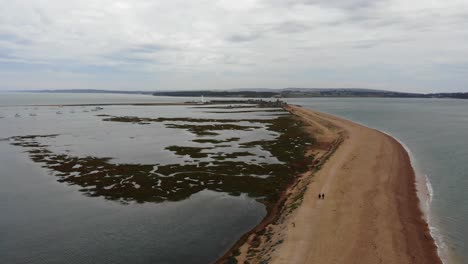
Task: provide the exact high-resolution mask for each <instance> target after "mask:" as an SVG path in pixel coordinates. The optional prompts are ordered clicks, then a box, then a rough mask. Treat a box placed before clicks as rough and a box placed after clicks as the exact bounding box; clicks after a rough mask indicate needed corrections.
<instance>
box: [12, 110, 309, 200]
mask: <svg viewBox="0 0 468 264" xmlns="http://www.w3.org/2000/svg"><path fill="white" fill-rule="evenodd" d="M264 125H266V126H267V128H268V129H269V130H270V131H272V132H275V134H278V135H279V136H278V137H277V138H276V139H275V140H261V141H253V142H247V143H242V144H241V147H242V148H250V147H256V148H257V147H259V148H261V149H262V150H265V151H269V152H270V153H271V154H272V155H273V156H275V157H277V158H278V160H279V161H280V163H273V164H268V163H252V162H242V161H236V160H230V159H235V158H238V157H243V156H253V155H254V154H252V153H250V152H248V151H247V150H246V151H238V152H234V153H222V152H221V153H208V151H205V150H207V149H210V148H197V147H184V146H170V147H167V148H166V149H168V150H170V151H173V152H174V153H175V154H177V155H184V156H185V155H188V156H190V157H191V158H192V159H193V162H190V163H187V164H167V165H160V164H152V165H142V164H125V163H123V164H115V163H111V162H110V161H111V158H109V157H76V156H72V155H65V154H57V153H53V152H52V151H50V150H49V149H48V147H47V145H44V144H41V143H40V142H39V140H40V139H41V138H53V137H56V136H58V135H32V136H19V137H11V138H8V141H9V142H10V144H12V145H16V146H20V147H23V148H25V149H26V152H27V153H28V154H29V156H30V158H31V159H32V160H33V161H35V162H38V163H40V164H41V165H42V166H43V167H44V168H48V169H50V170H51V171H52V172H53V173H54V175H56V176H57V177H58V179H59V181H60V182H64V183H67V184H70V185H77V186H80V187H81V189H80V191H81V192H83V193H84V194H86V195H89V196H100V197H104V198H106V199H111V200H118V201H121V202H131V201H134V202H139V203H142V202H162V201H179V200H183V199H186V198H188V197H190V196H191V195H193V194H195V193H197V192H199V191H202V190H212V191H218V192H226V193H229V194H231V195H240V194H242V193H246V194H247V195H248V196H250V197H254V198H257V199H258V200H261V201H262V202H264V203H265V204H266V205H267V209H269V208H270V206H271V205H272V204H274V203H275V202H276V201H277V199H278V198H279V196H280V193H281V192H282V191H283V190H285V188H286V187H287V185H288V184H290V183H291V182H292V181H293V180H294V178H295V177H296V176H297V175H298V174H299V173H301V172H304V171H306V170H307V169H308V167H309V166H311V164H312V159H311V158H305V153H306V150H307V146H308V145H311V144H313V143H314V140H313V139H312V138H311V137H310V136H309V135H308V134H306V133H305V132H304V130H303V124H302V123H301V121H300V120H298V119H296V117H294V116H291V115H289V116H284V117H278V118H276V119H272V120H267V121H265V123H264ZM174 126H175V127H177V128H180V129H189V130H192V131H196V132H195V133H197V134H204V133H208V132H211V131H213V130H215V131H216V130H226V129H240V130H248V129H253V128H254V127H249V126H239V125H233V124H214V125H207V126H206V127H205V125H202V126H201V128H197V129H196V128H194V127H195V126H192V125H188V126H183V125H175V124H174ZM228 140H231V141H234V140H236V141H237V140H239V138H231V139H226V140H224V141H223V142H228ZM204 142H205V143H206V142H207V141H204ZM202 143H203V142H202ZM211 143H213V141H212V142H211ZM216 143H218V142H216ZM218 147H219V146H218ZM213 149H214V148H213ZM208 155H210V157H211V158H213V161H211V162H195V161H196V159H198V158H206V157H207V156H208Z"/></svg>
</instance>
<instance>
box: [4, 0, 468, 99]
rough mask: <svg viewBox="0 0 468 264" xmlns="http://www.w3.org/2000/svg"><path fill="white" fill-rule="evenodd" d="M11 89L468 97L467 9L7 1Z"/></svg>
mask: <svg viewBox="0 0 468 264" xmlns="http://www.w3.org/2000/svg"><path fill="white" fill-rule="evenodd" d="M0 5H1V6H2V8H1V9H0V79H1V80H2V82H1V83H2V84H1V85H0V89H1V90H15V89H67V88H70V89H71V88H73V89H76V88H86V89H116V90H118V89H121V90H132V89H135V90H136V89H138V90H171V89H184V90H188V89H229V88H251V87H269V88H283V87H321V88H324V87H325V88H326V87H330V88H334V87H360V88H361V87H362V88H377V89H379V88H381V89H391V90H397V91H411V92H439V91H468V30H467V28H468V2H467V1H466V0H461V1H460V0H451V1H437V0H434V1H427V0H414V1H406V0H271V1H267V0H237V1H230V0H229V1H228V0H219V1H214V0H210V1H208V0H200V1H181V0H172V1H154V0H153V1H147V0H131V1H130V0H127V1H110V0H101V1H90V0H80V1H62V0H48V1H43V0H28V1H25V0H17V1H6V0H0Z"/></svg>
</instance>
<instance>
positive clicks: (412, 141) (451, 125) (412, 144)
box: [288, 98, 468, 263]
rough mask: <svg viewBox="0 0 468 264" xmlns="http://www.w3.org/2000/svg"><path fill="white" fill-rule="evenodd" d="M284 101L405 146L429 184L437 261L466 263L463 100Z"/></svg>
mask: <svg viewBox="0 0 468 264" xmlns="http://www.w3.org/2000/svg"><path fill="white" fill-rule="evenodd" d="M288 102H290V103H294V104H299V105H302V106H303V107H306V108H313V109H316V110H319V111H322V112H326V113H330V114H334V115H337V116H341V117H344V118H347V119H349V120H352V121H355V122H359V123H362V124H364V125H366V126H369V127H371V128H376V129H379V130H381V131H384V132H387V133H389V134H391V135H392V136H394V137H396V138H397V139H398V140H400V141H401V142H402V143H403V144H405V145H406V146H407V147H408V148H409V150H410V152H411V156H412V162H413V165H414V167H415V170H416V173H418V174H419V176H422V177H427V179H428V181H429V182H428V184H430V185H429V191H430V192H431V193H432V195H431V198H429V199H430V201H429V202H430V203H429V216H428V217H429V222H430V225H431V227H432V228H433V230H432V232H433V235H434V236H435V237H436V240H437V241H438V246H439V247H441V251H442V252H441V253H442V255H445V256H443V257H445V259H446V262H447V263H450V260H452V261H455V262H459V263H466V261H468V228H467V226H468V192H467V190H468V100H454V99H379V98H346V99H344V98H343V99H342V98H336V99H334V98H327V99H321V98H320V99H319V98H315V99H288ZM431 189H432V190H431ZM447 254H448V255H454V256H452V257H450V256H447ZM457 259H458V260H457Z"/></svg>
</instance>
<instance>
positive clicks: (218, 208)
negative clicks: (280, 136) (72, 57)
mask: <svg viewBox="0 0 468 264" xmlns="http://www.w3.org/2000/svg"><path fill="white" fill-rule="evenodd" d="M192 99H193V98H192ZM180 101H181V98H158V97H153V96H143V95H130V96H129V95H112V94H110V95H109V94H104V95H103V94H98V95H89V94H58V95H57V94H10V93H9V94H6V93H5V94H1V93H0V139H1V138H10V137H15V136H28V135H49V134H58V135H57V136H53V137H44V138H38V139H37V140H38V141H40V143H41V144H42V145H43V146H44V148H47V150H48V151H50V153H53V155H65V156H74V157H90V156H91V157H110V158H112V159H111V160H110V161H109V162H110V164H122V163H123V164H138V165H145V164H157V165H161V166H162V165H166V164H191V163H197V162H201V161H206V162H214V161H213V160H212V157H213V155H216V154H210V155H207V157H204V158H200V159H199V160H196V161H195V160H193V159H190V157H189V156H187V155H185V156H184V155H176V154H175V153H174V152H172V151H170V150H167V149H165V148H166V147H168V146H171V145H177V146H188V147H194V146H207V145H208V148H207V150H211V151H213V152H215V151H216V153H223V154H229V153H232V152H235V151H236V149H238V147H236V146H237V144H242V143H243V142H250V141H256V140H260V139H274V138H275V136H276V135H275V133H273V132H271V131H268V130H267V129H266V128H265V127H264V126H263V125H262V124H256V123H252V124H250V125H257V126H258V128H255V129H249V130H246V131H237V130H236V131H221V132H222V133H220V134H219V135H217V136H211V137H210V139H216V140H225V139H226V138H230V137H237V138H239V139H238V140H237V141H235V142H224V143H222V145H221V144H218V145H220V146H218V145H216V146H214V144H210V143H195V142H194V141H193V140H194V139H195V138H196V135H194V134H193V133H190V132H189V131H187V130H184V129H171V128H168V127H166V126H165V124H163V123H161V122H159V123H151V124H145V125H140V124H133V123H120V122H105V121H103V119H104V118H106V117H108V116H138V117H141V118H145V117H151V118H157V117H166V118H178V117H180V118H221V119H223V118H225V119H233V123H234V124H237V121H234V119H237V118H254V119H258V120H261V119H270V118H274V116H272V115H269V114H268V113H255V112H253V113H242V114H240V113H232V114H223V113H209V112H210V111H207V109H197V108H193V107H188V106H129V105H113V106H104V107H103V109H99V110H96V109H95V107H94V106H93V107H91V106H63V107H60V106H54V105H56V104H89V103H152V102H158V103H161V102H162V103H164V102H180ZM31 105H35V106H31ZM36 105H42V106H36ZM244 109H246V108H244ZM247 110H248V109H247ZM211 112H215V111H211ZM172 123H175V124H177V123H182V122H177V121H174V122H172ZM11 143H13V142H12V141H0V262H1V263H32V264H41V263H211V262H213V261H215V260H216V259H217V258H218V257H220V256H221V255H222V254H223V253H224V252H225V251H226V250H227V249H228V248H229V247H230V246H231V245H232V244H233V243H234V242H235V241H236V240H237V239H238V238H239V237H240V236H241V235H242V234H243V233H245V232H247V231H248V230H250V229H251V228H253V227H254V226H255V225H257V224H258V223H259V222H260V221H261V219H262V218H263V217H264V216H265V214H266V210H265V207H264V205H263V204H261V203H259V202H258V201H257V200H256V199H254V198H252V197H249V196H248V195H246V194H245V193H242V192H241V193H239V194H238V195H229V194H228V193H226V192H223V191H217V190H213V189H211V190H208V189H204V190H202V191H194V192H193V194H192V195H190V196H189V197H188V198H187V199H178V198H177V197H176V198H174V197H173V196H172V197H171V198H173V199H172V200H167V201H163V202H139V203H136V202H132V201H130V202H128V200H127V202H126V203H120V202H118V201H114V200H108V199H105V198H104V197H102V196H99V195H98V196H97V197H90V196H87V195H84V194H83V193H82V192H81V187H85V186H79V185H80V184H75V185H68V184H66V183H64V182H59V181H58V178H57V177H55V175H54V174H55V172H54V170H53V168H52V167H51V166H49V167H44V166H43V164H39V163H36V162H34V161H32V160H31V158H30V155H29V154H28V153H27V150H28V149H30V148H27V147H22V146H18V145H13V144H11ZM245 151H248V152H249V156H242V157H237V159H238V160H241V161H242V162H247V163H248V162H255V163H258V162H263V163H265V164H269V163H275V162H278V160H277V159H276V158H275V157H273V156H271V155H270V153H268V152H265V151H263V150H262V149H259V148H255V147H252V148H246V149H245ZM51 157H54V156H51ZM46 158H49V157H46ZM210 159H211V160H210ZM231 159H232V160H236V157H233V158H231ZM225 160H229V159H225ZM108 166H111V165H108ZM156 167H157V166H155V170H157V169H156ZM74 168H75V167H74ZM92 173H93V172H91V174H92ZM225 173H226V174H229V173H237V172H229V171H226V172H225ZM130 176H131V175H130ZM71 177H73V176H71ZM184 179H186V180H187V181H189V180H190V183H189V184H187V186H188V185H190V186H192V185H196V184H197V182H196V180H195V179H189V178H188V177H187V178H184ZM184 179H183V180H184ZM124 180H126V179H123V180H122V181H124ZM183 180H182V181H183ZM130 184H131V182H130ZM181 184H183V183H181ZM202 184H204V183H202ZM134 185H136V184H134ZM109 187H112V186H109ZM133 187H134V188H139V186H133ZM133 187H132V188H133ZM171 191H175V190H170V189H169V190H167V192H168V193H169V192H171ZM168 197H169V196H168ZM143 200H144V198H143ZM140 201H141V200H140Z"/></svg>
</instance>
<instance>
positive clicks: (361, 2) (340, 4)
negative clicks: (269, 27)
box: [271, 0, 387, 10]
mask: <svg viewBox="0 0 468 264" xmlns="http://www.w3.org/2000/svg"><path fill="white" fill-rule="evenodd" d="M382 1H387V0H274V1H271V2H272V3H275V4H280V5H317V6H324V7H331V8H339V9H348V10H354V9H363V8H371V7H373V6H375V5H376V4H377V3H379V2H382Z"/></svg>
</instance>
